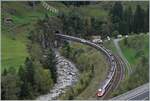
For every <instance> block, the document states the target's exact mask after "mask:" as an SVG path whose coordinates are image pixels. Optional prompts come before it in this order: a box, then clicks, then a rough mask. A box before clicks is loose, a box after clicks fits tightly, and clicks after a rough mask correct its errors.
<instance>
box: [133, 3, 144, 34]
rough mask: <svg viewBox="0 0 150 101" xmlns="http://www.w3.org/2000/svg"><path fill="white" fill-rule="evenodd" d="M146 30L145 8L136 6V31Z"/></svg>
mask: <svg viewBox="0 0 150 101" xmlns="http://www.w3.org/2000/svg"><path fill="white" fill-rule="evenodd" d="M143 31H144V10H143V9H142V8H141V6H140V5H137V6H136V11H135V14H134V32H135V33H141V32H143Z"/></svg>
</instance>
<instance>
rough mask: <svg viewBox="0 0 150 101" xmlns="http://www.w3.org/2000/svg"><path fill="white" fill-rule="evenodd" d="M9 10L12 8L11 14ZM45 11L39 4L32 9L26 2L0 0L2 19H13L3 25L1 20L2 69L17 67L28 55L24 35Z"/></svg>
mask: <svg viewBox="0 0 150 101" xmlns="http://www.w3.org/2000/svg"><path fill="white" fill-rule="evenodd" d="M11 10H14V13H13V14H12V13H11ZM45 12H47V11H46V10H45V9H44V8H43V7H42V6H41V4H38V5H37V6H35V8H34V9H32V8H31V7H29V6H28V5H27V2H2V19H4V18H6V17H11V18H12V19H13V25H12V26H7V25H5V24H4V23H3V20H2V36H1V37H2V40H1V41H2V70H3V69H4V68H9V67H15V68H18V67H19V65H21V64H23V63H24V60H25V57H27V56H28V52H27V49H26V45H27V41H28V40H27V37H26V36H27V34H28V33H29V31H30V30H31V29H32V28H33V23H34V22H36V21H37V19H39V18H43V17H44V14H45ZM48 14H49V15H53V14H52V13H48ZM23 24H26V25H24V26H23ZM14 34H15V35H14ZM14 38H15V40H13V39H14Z"/></svg>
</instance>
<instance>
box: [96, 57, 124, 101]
mask: <svg viewBox="0 0 150 101" xmlns="http://www.w3.org/2000/svg"><path fill="white" fill-rule="evenodd" d="M113 56H114V58H115V62H116V64H117V68H116V70H115V75H114V77H113V80H112V83H111V85H110V87H109V88H108V89H107V92H106V93H105V94H104V96H102V97H97V100H108V99H109V98H110V93H111V92H113V91H114V90H115V89H117V87H118V86H119V84H120V82H121V80H123V79H124V68H125V67H124V66H125V65H124V63H123V61H122V59H121V58H120V56H118V55H116V54H114V55H113Z"/></svg>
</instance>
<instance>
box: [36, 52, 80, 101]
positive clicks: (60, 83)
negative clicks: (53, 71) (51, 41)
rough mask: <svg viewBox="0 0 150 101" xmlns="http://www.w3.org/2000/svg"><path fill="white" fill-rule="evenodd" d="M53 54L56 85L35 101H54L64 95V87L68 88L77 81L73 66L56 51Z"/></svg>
mask: <svg viewBox="0 0 150 101" xmlns="http://www.w3.org/2000/svg"><path fill="white" fill-rule="evenodd" d="M55 54H56V60H57V65H56V68H57V76H58V78H57V83H56V84H55V85H54V87H53V88H52V90H50V92H49V93H48V94H46V95H41V96H39V97H38V98H37V100H54V99H56V97H58V96H59V95H60V94H63V93H65V90H66V87H70V86H72V85H73V84H75V83H76V82H77V81H78V78H79V74H78V73H79V72H78V70H77V68H76V67H75V65H74V64H73V63H71V62H70V61H69V60H67V59H65V58H64V57H63V56H61V55H60V54H59V52H58V51H55Z"/></svg>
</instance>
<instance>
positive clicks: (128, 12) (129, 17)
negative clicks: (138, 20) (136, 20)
mask: <svg viewBox="0 0 150 101" xmlns="http://www.w3.org/2000/svg"><path fill="white" fill-rule="evenodd" d="M124 21H125V22H126V24H127V26H126V27H127V31H126V32H127V34H128V33H131V32H132V30H133V12H132V8H131V6H129V7H128V8H126V9H125V11H124Z"/></svg>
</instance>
